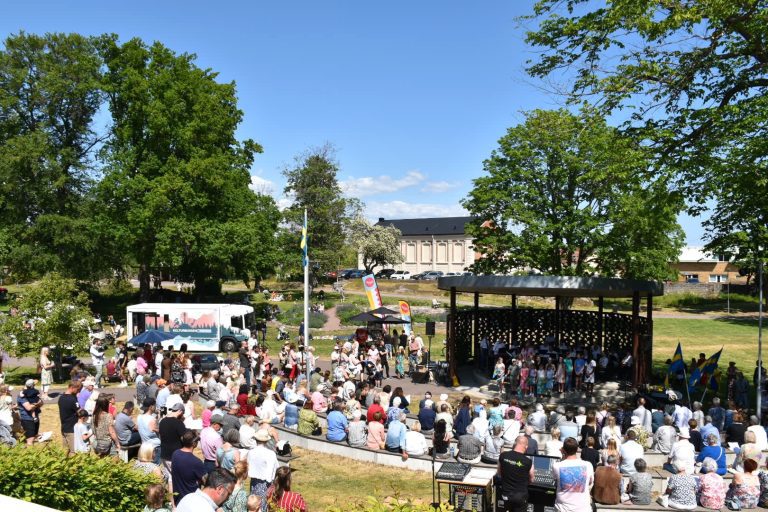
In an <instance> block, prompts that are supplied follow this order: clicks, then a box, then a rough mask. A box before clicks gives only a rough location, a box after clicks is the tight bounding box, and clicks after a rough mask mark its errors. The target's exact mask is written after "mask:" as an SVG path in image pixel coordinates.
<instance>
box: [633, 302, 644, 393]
mask: <svg viewBox="0 0 768 512" xmlns="http://www.w3.org/2000/svg"><path fill="white" fill-rule="evenodd" d="M641 357H642V354H641V350H640V292H638V291H635V292H633V293H632V361H633V364H632V385H633V386H637V385H638V383H640V382H641V381H642V374H641V373H640V367H641V366H642V363H641V361H640V358H641Z"/></svg>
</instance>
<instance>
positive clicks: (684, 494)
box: [659, 460, 697, 510]
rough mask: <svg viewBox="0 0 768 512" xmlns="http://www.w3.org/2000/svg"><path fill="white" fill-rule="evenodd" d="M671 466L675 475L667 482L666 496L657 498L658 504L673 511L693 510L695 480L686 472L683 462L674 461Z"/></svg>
mask: <svg viewBox="0 0 768 512" xmlns="http://www.w3.org/2000/svg"><path fill="white" fill-rule="evenodd" d="M673 465H674V466H675V469H676V470H677V473H676V474H674V475H672V476H670V477H669V479H668V480H667V491H666V495H664V496H661V497H659V502H660V503H661V504H662V505H664V506H667V507H669V508H672V509H675V510H693V509H695V508H696V487H697V483H696V478H695V477H694V476H693V475H689V474H688V473H687V472H686V470H687V464H686V463H685V461H682V460H678V461H674V462H673ZM665 498H666V500H665ZM665 501H666V503H665Z"/></svg>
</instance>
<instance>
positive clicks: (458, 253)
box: [453, 242, 464, 263]
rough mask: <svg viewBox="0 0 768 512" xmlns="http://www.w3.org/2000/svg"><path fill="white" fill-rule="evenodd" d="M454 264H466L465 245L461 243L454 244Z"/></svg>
mask: <svg viewBox="0 0 768 512" xmlns="http://www.w3.org/2000/svg"><path fill="white" fill-rule="evenodd" d="M453 262H454V263H464V244H462V243H461V242H456V243H455V244H453Z"/></svg>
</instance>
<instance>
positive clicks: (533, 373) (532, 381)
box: [528, 363, 539, 397]
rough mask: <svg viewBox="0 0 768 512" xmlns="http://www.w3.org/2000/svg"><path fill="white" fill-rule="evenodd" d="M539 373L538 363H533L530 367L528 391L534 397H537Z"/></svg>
mask: <svg viewBox="0 0 768 512" xmlns="http://www.w3.org/2000/svg"><path fill="white" fill-rule="evenodd" d="M538 373H539V372H538V370H537V369H536V364H535V363H531V367H530V368H529V369H528V393H529V394H530V396H532V397H536V377H537V376H538Z"/></svg>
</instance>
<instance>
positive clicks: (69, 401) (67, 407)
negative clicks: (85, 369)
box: [59, 381, 80, 452]
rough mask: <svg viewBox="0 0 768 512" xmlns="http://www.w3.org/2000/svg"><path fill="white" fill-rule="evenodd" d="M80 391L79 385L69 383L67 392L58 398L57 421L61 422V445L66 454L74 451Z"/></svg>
mask: <svg viewBox="0 0 768 512" xmlns="http://www.w3.org/2000/svg"><path fill="white" fill-rule="evenodd" d="M78 391H80V383H78V382H74V381H72V382H70V383H69V385H68V386H67V390H66V391H65V392H64V393H62V395H61V396H60V397H59V420H60V422H61V444H62V446H63V447H64V449H65V450H67V452H73V451H74V450H75V440H74V439H75V438H74V435H75V434H74V433H75V423H77V421H78V420H77V418H78V416H77V411H79V410H80V406H79V405H78V403H77V392H78Z"/></svg>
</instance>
